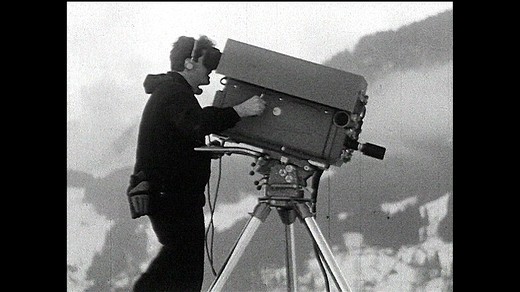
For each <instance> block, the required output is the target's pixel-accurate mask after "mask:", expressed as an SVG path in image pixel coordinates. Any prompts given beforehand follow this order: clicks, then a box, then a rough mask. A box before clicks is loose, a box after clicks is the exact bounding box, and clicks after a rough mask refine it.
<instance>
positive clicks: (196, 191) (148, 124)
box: [134, 72, 240, 200]
mask: <svg viewBox="0 0 520 292" xmlns="http://www.w3.org/2000/svg"><path fill="white" fill-rule="evenodd" d="M144 88H145V92H146V93H151V96H150V98H149V100H148V102H147V103H146V106H145V108H144V111H143V115H142V117H141V124H140V126H139V135H138V141H137V155H136V163H135V167H134V173H137V172H139V171H141V170H142V171H144V172H145V174H146V177H147V179H148V181H150V184H151V187H152V189H153V190H158V191H165V192H170V193H175V194H181V196H182V198H180V199H182V200H184V199H187V200H189V198H188V197H190V196H195V197H194V198H193V199H196V200H200V199H201V198H200V196H201V195H202V200H204V189H205V186H206V184H207V182H208V180H209V177H210V168H211V154H210V153H208V152H197V151H195V150H193V148H194V147H198V146H203V145H205V136H206V135H209V134H211V133H218V132H220V131H223V130H225V129H227V128H230V127H233V126H234V125H235V124H236V123H237V122H238V121H239V120H240V117H239V116H238V114H237V113H236V111H235V110H234V109H233V108H216V107H213V106H209V107H205V108H201V106H200V105H199V103H198V101H197V99H196V98H195V96H194V94H193V91H192V89H191V86H190V85H189V83H188V82H187V81H186V80H185V79H184V77H182V76H181V75H180V74H179V73H176V72H168V73H165V74H157V75H152V74H150V75H148V76H147V77H146V79H145V81H144Z"/></svg>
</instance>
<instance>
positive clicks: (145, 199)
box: [128, 194, 150, 219]
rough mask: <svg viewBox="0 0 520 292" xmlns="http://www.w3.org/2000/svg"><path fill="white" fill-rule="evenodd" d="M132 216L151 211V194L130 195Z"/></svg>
mask: <svg viewBox="0 0 520 292" xmlns="http://www.w3.org/2000/svg"><path fill="white" fill-rule="evenodd" d="M128 200H129V201H130V211H131V213H132V218H133V219H135V218H138V217H141V216H143V215H148V214H149V213H150V196H149V195H147V194H142V195H134V196H131V197H128Z"/></svg>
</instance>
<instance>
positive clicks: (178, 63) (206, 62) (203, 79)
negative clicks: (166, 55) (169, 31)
mask: <svg viewBox="0 0 520 292" xmlns="http://www.w3.org/2000/svg"><path fill="white" fill-rule="evenodd" d="M220 56H221V53H220V51H219V50H218V49H217V48H215V47H214V43H213V42H212V41H211V40H210V39H208V37H207V36H201V37H200V38H199V39H198V40H195V39H194V38H192V37H186V36H181V37H179V39H178V40H177V41H176V42H175V43H174V44H173V48H172V50H171V51H170V63H171V69H172V71H178V72H179V73H181V74H182V75H183V76H184V78H186V81H188V83H189V84H190V85H191V87H192V88H193V91H194V93H195V94H201V93H202V89H200V88H199V86H200V85H208V84H209V74H210V73H211V71H213V70H215V69H216V68H217V65H218V63H219V61H220Z"/></svg>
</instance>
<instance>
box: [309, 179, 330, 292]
mask: <svg viewBox="0 0 520 292" xmlns="http://www.w3.org/2000/svg"><path fill="white" fill-rule="evenodd" d="M322 174H323V170H321V169H318V170H317V171H316V173H315V174H314V176H313V177H312V181H311V185H312V193H311V210H312V213H313V214H314V216H316V203H317V201H318V187H319V185H320V179H321V175H322ZM329 208H330V205H329ZM313 247H314V254H315V256H316V260H317V261H318V265H319V266H320V270H321V273H322V274H323V280H324V281H325V289H326V290H327V292H330V284H329V279H328V277H327V272H326V271H325V267H324V265H323V259H322V255H321V252H320V250H319V248H318V245H317V244H316V242H315V241H313Z"/></svg>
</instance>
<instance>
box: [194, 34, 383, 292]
mask: <svg viewBox="0 0 520 292" xmlns="http://www.w3.org/2000/svg"><path fill="white" fill-rule="evenodd" d="M216 72H217V73H219V74H222V75H224V76H225V77H223V78H222V79H221V83H222V85H224V88H223V89H222V90H219V91H217V92H216V94H215V97H214V101H213V105H214V106H216V107H231V106H235V105H237V104H240V103H242V102H244V101H245V100H247V99H248V98H250V97H252V96H253V95H258V96H263V99H264V100H265V101H266V108H265V110H264V112H263V114H262V115H259V116H255V117H247V118H243V119H242V120H241V121H239V122H238V123H237V124H236V125H235V126H234V127H233V128H230V129H227V130H225V131H222V132H221V133H218V134H216V136H217V137H219V138H220V139H221V140H222V141H223V143H222V144H221V143H220V142H218V141H217V143H216V145H211V144H210V145H209V146H205V147H198V148H196V150H197V151H211V152H215V153H220V154H229V155H231V154H243V155H248V156H252V157H254V158H255V159H256V161H255V162H254V163H252V166H253V171H251V173H250V174H254V173H255V172H257V173H260V174H262V179H260V180H257V181H255V184H256V185H257V189H259V190H260V189H261V188H262V187H264V186H265V196H264V197H261V198H259V203H258V205H257V206H256V207H255V210H254V212H252V213H251V218H250V220H249V221H248V223H247V225H246V227H245V228H244V230H243V231H242V233H241V235H240V237H239V239H238V240H237V242H236V243H235V246H234V247H233V249H232V251H231V253H230V254H229V257H228V259H227V260H226V262H225V264H224V265H223V267H222V270H221V271H220V272H219V273H218V275H217V278H216V279H215V280H214V282H213V283H212V285H211V287H210V291H220V290H221V289H222V286H223V285H224V281H225V279H226V278H227V277H228V276H229V273H230V271H231V270H232V269H233V267H234V265H235V264H236V262H237V261H238V258H239V257H240V256H241V254H242V253H243V251H244V249H245V247H246V246H247V244H248V243H249V241H250V240H251V238H252V236H253V234H254V232H255V230H256V229H257V228H258V225H259V224H260V223H261V222H263V221H265V219H266V217H267V215H268V214H269V210H270V208H271V207H274V208H276V209H277V211H278V213H279V215H280V218H281V220H282V222H283V223H284V224H285V226H286V248H287V254H288V255H290V256H288V257H287V258H286V259H287V284H288V286H289V291H296V281H295V279H296V278H297V277H296V273H295V269H294V265H295V258H294V252H293V251H294V244H293V241H294V239H293V236H294V235H293V229H292V226H293V225H292V223H293V222H294V221H295V219H296V218H299V219H301V221H302V222H303V223H304V224H305V226H306V227H307V229H308V230H309V232H310V234H311V236H312V238H313V240H314V244H315V251H316V255H317V257H318V259H319V261H318V262H319V263H320V264H321V265H322V264H323V263H324V264H325V266H326V267H327V268H328V269H329V272H330V274H331V275H332V277H333V280H334V282H335V284H336V287H337V288H338V289H339V290H340V291H350V287H349V284H348V282H347V281H346V279H345V278H344V277H343V275H342V273H341V270H340V269H339V266H338V265H337V263H336V262H335V260H334V257H333V254H332V251H331V249H330V247H329V246H328V244H327V242H326V241H325V239H324V237H323V235H322V234H321V231H320V230H319V228H318V226H317V224H316V221H315V219H314V214H315V212H316V211H315V208H314V206H315V203H316V196H317V189H318V185H319V180H320V176H321V174H322V173H323V171H324V170H326V169H327V168H328V167H329V166H330V165H335V166H341V165H342V164H343V163H345V162H348V161H350V159H351V157H352V154H353V152H354V151H360V152H361V153H363V154H364V155H367V156H370V157H373V158H377V159H383V157H384V154H385V151H386V149H385V148H384V147H381V146H378V145H375V144H371V143H360V142H359V141H358V140H359V135H360V133H361V127H362V125H363V119H364V117H365V113H366V108H365V106H366V105H367V101H368V96H367V95H366V89H367V82H366V80H365V78H364V77H363V76H360V75H357V74H354V73H350V72H346V71H342V70H338V69H334V68H330V67H327V66H324V65H320V64H316V63H312V62H308V61H305V60H302V59H298V58H294V57H291V56H288V55H285V54H281V53H278V52H274V51H271V50H267V49H264V48H260V47H257V46H253V45H250V44H246V43H243V42H239V41H235V40H232V39H228V40H227V42H226V45H225V47H224V50H223V53H222V56H221V59H220V62H219V65H218V67H217V68H216ZM228 141H229V142H233V143H237V144H241V143H244V144H247V145H250V146H253V147H256V148H260V150H259V151H257V150H254V149H251V148H245V147H238V146H234V147H225V146H223V144H224V142H228ZM310 178H312V180H311V187H310V188H308V185H307V181H308V180H309V179H310ZM305 190H310V191H311V197H310V198H305V195H304V191H305ZM324 275H325V273H324Z"/></svg>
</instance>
